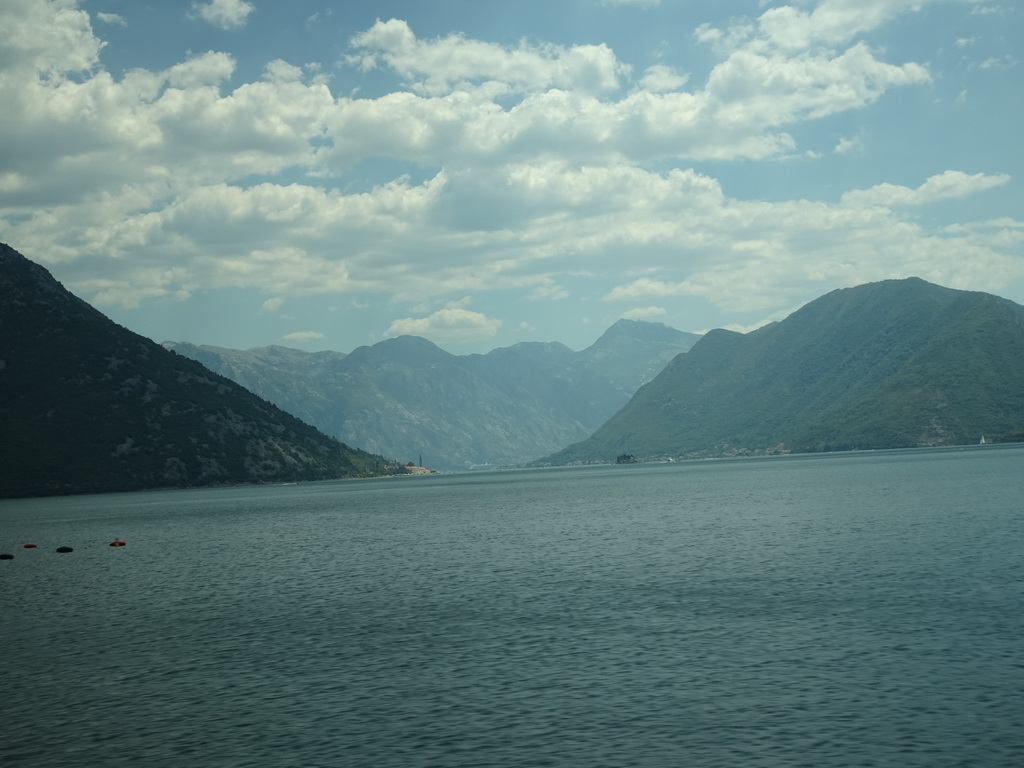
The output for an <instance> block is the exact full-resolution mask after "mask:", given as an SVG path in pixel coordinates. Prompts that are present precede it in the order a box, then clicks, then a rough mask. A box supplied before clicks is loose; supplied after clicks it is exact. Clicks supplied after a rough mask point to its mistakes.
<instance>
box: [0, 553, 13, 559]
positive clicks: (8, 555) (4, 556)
mask: <svg viewBox="0 0 1024 768" xmlns="http://www.w3.org/2000/svg"><path fill="white" fill-rule="evenodd" d="M13 559H14V555H12V554H11V553H10V552H0V560H13Z"/></svg>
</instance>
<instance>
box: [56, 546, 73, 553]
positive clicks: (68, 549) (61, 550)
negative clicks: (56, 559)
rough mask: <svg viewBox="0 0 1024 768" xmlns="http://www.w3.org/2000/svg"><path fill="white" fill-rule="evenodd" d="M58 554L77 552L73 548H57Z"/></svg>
mask: <svg viewBox="0 0 1024 768" xmlns="http://www.w3.org/2000/svg"><path fill="white" fill-rule="evenodd" d="M57 551H58V552H74V551H75V550H74V549H72V548H71V547H57Z"/></svg>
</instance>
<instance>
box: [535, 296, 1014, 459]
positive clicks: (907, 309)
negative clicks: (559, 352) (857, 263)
mask: <svg viewBox="0 0 1024 768" xmlns="http://www.w3.org/2000/svg"><path fill="white" fill-rule="evenodd" d="M983 437H984V438H986V440H992V441H1000V440H1022V439H1024V307H1021V306H1020V305H1018V304H1015V303H1013V302H1011V301H1009V300H1007V299H1003V298H999V297H997V296H993V295H991V294H986V293H977V292H969V291H959V290H953V289H950V288H943V287H941V286H937V285H933V284H931V283H927V282H925V281H924V280H921V279H918V278H907V279H904V280H887V281H882V282H878V283H870V284H867V285H861V286H858V287H855V288H846V289H842V290H837V291H833V292H831V293H829V294H827V295H825V296H823V297H821V298H819V299H817V300H815V301H812V302H810V303H809V304H807V305H805V306H804V307H803V308H801V309H800V310H798V311H796V312H794V313H793V314H792V315H790V316H789V317H787V318H786V319H785V320H782V321H780V322H777V323H773V324H771V325H768V326H765V327H762V328H760V329H758V330H756V331H753V332H751V333H747V334H739V333H732V332H729V331H725V330H715V331H711V332H710V333H708V334H706V335H705V336H703V337H702V338H701V339H700V341H698V342H697V343H696V344H695V345H694V346H693V348H692V349H691V350H690V351H689V352H688V353H687V354H685V355H680V356H678V357H676V358H675V359H674V360H673V361H672V362H671V363H670V364H669V365H668V366H667V367H666V368H665V370H663V371H662V372H661V373H660V374H659V375H658V376H657V377H656V378H655V379H654V380H653V381H651V382H650V383H649V384H647V385H645V386H644V387H642V388H641V389H640V390H639V391H638V392H637V393H636V394H635V395H634V396H633V398H632V399H631V400H630V402H629V403H628V404H627V405H626V407H625V408H623V409H622V410H621V411H619V412H618V413H617V414H616V415H615V416H614V417H613V418H611V419H610V420H609V421H608V422H607V423H605V424H604V425H603V426H602V427H601V428H600V429H598V430H597V431H596V432H595V433H594V434H593V435H591V436H590V437H589V438H587V439H586V440H583V441H581V442H579V443H576V444H574V445H571V446H569V447H567V448H565V449H563V450H561V451H559V452H556V453H555V454H553V455H551V456H549V457H548V458H547V459H545V460H544V461H543V462H542V463H550V464H567V463H578V462H593V461H608V460H614V459H615V458H617V457H623V458H624V459H627V460H629V458H630V457H634V458H636V459H656V458H679V457H700V456H723V455H733V454H744V453H778V452H791V451H792V452H815V451H842V450H855V449H880V448H903V447H911V446H933V445H959V444H968V443H978V442H980V441H981V439H982V438H983Z"/></svg>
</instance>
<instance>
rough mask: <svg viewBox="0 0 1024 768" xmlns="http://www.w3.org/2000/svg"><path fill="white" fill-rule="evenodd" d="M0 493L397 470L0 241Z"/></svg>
mask: <svg viewBox="0 0 1024 768" xmlns="http://www.w3.org/2000/svg"><path fill="white" fill-rule="evenodd" d="M0 424H2V430H0V496H25V495H49V494H58V493H79V492H95V491H114V490H132V489H141V488H156V487H177V486H195V485H212V484H224V483H239V482H269V481H282V480H304V479H322V478H336V477H350V476H365V475H372V474H381V473H384V472H388V471H394V466H393V465H391V466H389V465H388V463H387V462H386V461H385V460H384V459H382V458H381V457H379V456H373V455H370V454H368V453H365V452H363V451H357V450H353V449H351V448H348V447H347V446H344V445H342V444H341V443H339V442H338V441H337V440H335V439H334V438H330V437H327V436H326V435H324V434H322V433H321V432H319V431H317V430H316V429H314V428H313V427H311V426H308V425H307V424H303V423H302V422H301V421H299V420H298V419H296V418H295V417H294V416H291V415H289V414H287V413H284V412H283V411H281V410H280V409H278V408H277V407H275V406H273V405H271V404H270V403H268V402H266V401H264V400H261V399H260V398H258V397H256V396H254V395H253V394H251V393H250V392H248V391H247V390H245V389H243V388H242V387H240V386H238V385H237V384H235V383H234V382H232V381H229V380H228V379H226V378H224V377H221V376H218V375H216V374H213V373H211V372H210V371H209V370H208V369H207V368H205V367H203V366H202V365H199V364H198V363H196V362H195V361H193V360H189V359H187V358H185V357H183V356H180V355H176V354H173V353H171V352H169V351H167V350H165V349H163V348H162V347H161V346H160V345H158V344H154V343H153V342H152V341H150V340H149V339H146V338H143V337H142V336H138V335H137V334H135V333H132V332H131V331H128V330H126V329H125V328H122V327H120V326H118V325H116V324H115V323H113V322H112V321H111V320H109V319H107V318H106V317H105V316H103V315H102V314H101V313H100V312H98V311H96V310H95V309H93V308H92V307H91V306H89V305H88V304H86V303H85V302H84V301H82V300H80V299H78V298H76V297H75V296H73V295H72V294H71V293H69V292H68V291H66V290H65V289H64V288H63V286H61V284H60V283H58V282H57V281H56V280H54V279H53V277H52V276H51V275H50V273H49V272H47V271H46V270H45V269H44V268H43V267H41V266H39V265H38V264H35V263H33V262H31V261H29V260H28V259H26V258H25V257H23V256H22V255H21V254H19V253H18V252H17V251H15V250H13V249H12V248H10V247H8V246H6V245H3V244H0Z"/></svg>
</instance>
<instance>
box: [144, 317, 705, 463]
mask: <svg viewBox="0 0 1024 768" xmlns="http://www.w3.org/2000/svg"><path fill="white" fill-rule="evenodd" d="M698 338H699V337H698V336H696V335H693V334H688V333H683V332H681V331H677V330H674V329H672V328H668V327H666V326H664V325H661V324H657V323H644V322H638V321H630V320H621V321H619V322H618V323H616V324H615V325H613V326H612V327H611V328H610V329H608V331H607V332H606V333H605V334H604V335H603V336H602V337H601V338H600V339H598V341H597V342H595V343H594V345H593V346H591V347H589V348H588V349H586V350H584V351H582V352H574V351H573V350H571V349H569V348H568V347H566V346H564V345H563V344H558V343H542V342H526V343H522V344H516V345H514V346H512V347H504V348H500V349H495V350H493V351H491V352H488V353H487V354H485V355H452V354H449V353H448V352H445V351H444V350H442V349H440V348H439V347H437V346H436V345H434V344H433V343H431V342H429V341H427V340H426V339H422V338H417V337H413V336H402V337H399V338H395V339H388V340H386V341H382V342H380V343H378V344H374V345H372V346H365V347H360V348H358V349H356V350H354V351H352V352H351V353H350V354H348V355H344V354H342V353H337V352H317V353H305V352H300V351H298V350H291V349H286V348H283V347H263V348H257V349H250V350H246V351H240V350H231V349H223V348H218V347H209V346H195V345H193V344H188V343H171V342H165V344H164V346H165V347H167V348H168V349H171V350H174V351H176V352H178V353H179V354H181V355H186V356H188V357H191V358H193V359H195V360H198V361H200V362H202V363H203V364H204V365H206V366H208V367H209V368H210V369H211V370H213V371H216V372H218V373H220V374H222V375H224V376H227V377H229V378H231V379H233V380H234V381H236V382H238V383H239V384H241V385H242V386H244V387H246V388H248V389H250V390H251V391H253V392H255V393H256V394H258V395H260V396H261V397H265V398H266V399H268V400H270V401H271V402H273V403H275V404H277V405H278V406H280V407H281V408H283V409H284V410H286V411H288V412H289V413H292V414H294V415H296V416H298V417H299V418H301V419H303V420H304V421H308V422H309V423H311V424H314V425H316V426H317V427H318V428H319V429H321V430H323V431H324V432H326V433H328V434H331V435H334V436H335V437H337V438H338V439H340V440H343V441H345V442H349V443H354V444H358V445H361V446H363V447H365V448H366V449H368V450H371V451H374V452H375V453H381V454H383V455H385V456H393V457H395V458H397V459H399V460H401V461H413V462H418V461H419V457H420V456H422V457H423V461H424V463H426V464H427V465H428V466H430V467H431V468H434V469H442V470H453V469H467V468H473V467H480V466H502V465H510V464H517V463H523V462H526V461H529V460H531V459H535V458H537V457H538V456H542V455H544V454H546V453H550V452H551V451H553V450H556V449H558V448H560V447H563V446H565V445H568V444H569V443H572V442H575V441H577V440H581V439H583V438H584V437H586V436H587V435H589V434H590V433H591V432H593V430H595V429H596V428H597V427H598V426H600V425H601V424H602V423H603V422H604V421H605V420H606V419H608V418H609V417H610V416H611V415H612V414H614V413H615V412H616V411H617V410H618V409H620V408H621V407H622V406H623V405H625V403H626V402H628V400H629V398H630V396H631V395H632V394H633V392H634V391H635V390H636V388H637V387H639V386H640V385H641V384H643V383H644V381H647V380H650V378H652V377H653V376H654V375H656V374H657V372H658V371H660V370H661V369H662V368H663V367H664V366H665V364H666V363H668V361H669V360H671V359H672V358H673V357H675V356H676V355H677V354H679V353H680V352H685V351H686V350H687V349H689V348H690V347H691V346H692V345H693V344H694V343H695V342H696V340H697V339H698Z"/></svg>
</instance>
